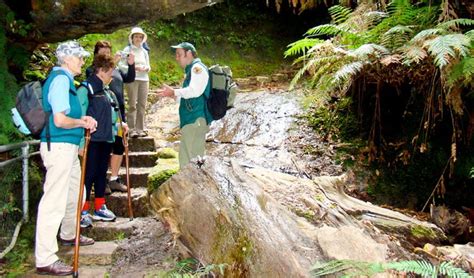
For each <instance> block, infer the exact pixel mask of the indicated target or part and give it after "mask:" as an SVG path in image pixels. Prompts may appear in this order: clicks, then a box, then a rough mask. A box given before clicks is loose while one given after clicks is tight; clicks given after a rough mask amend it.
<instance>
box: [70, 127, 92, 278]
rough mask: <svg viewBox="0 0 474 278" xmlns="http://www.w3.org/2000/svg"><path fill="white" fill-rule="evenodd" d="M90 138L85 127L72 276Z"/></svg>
mask: <svg viewBox="0 0 474 278" xmlns="http://www.w3.org/2000/svg"><path fill="white" fill-rule="evenodd" d="M90 139H91V131H90V129H86V134H85V144H84V154H83V156H82V164H81V182H80V184H79V197H78V202H77V211H76V238H75V240H74V262H73V271H74V273H73V277H78V276H79V272H78V269H79V245H80V237H81V211H82V196H83V195H84V181H85V177H86V163H87V150H88V149H89V142H90Z"/></svg>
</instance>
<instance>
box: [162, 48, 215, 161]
mask: <svg viewBox="0 0 474 278" xmlns="http://www.w3.org/2000/svg"><path fill="white" fill-rule="evenodd" d="M172 48H173V49H174V50H175V53H176V62H178V64H179V65H180V66H181V67H182V68H183V69H184V71H185V73H186V78H185V80H184V82H183V87H182V88H179V89H173V88H172V87H170V86H168V85H166V84H165V85H163V87H162V88H161V89H159V90H158V91H157V93H158V95H159V96H163V97H171V98H175V99H176V101H179V120H180V128H181V142H180V146H179V166H180V168H183V167H184V166H185V165H186V164H188V163H189V161H190V160H191V159H193V158H196V157H198V156H203V155H204V152H205V144H206V133H207V132H208V131H209V127H208V125H209V124H210V123H211V121H212V118H211V115H210V114H209V112H208V110H207V105H206V97H208V96H209V93H210V90H211V84H210V82H209V72H208V70H207V67H206V66H205V65H204V64H203V63H202V62H201V59H199V58H197V52H196V48H195V47H194V45H192V44H190V43H189V42H182V43H180V44H178V45H173V46H172Z"/></svg>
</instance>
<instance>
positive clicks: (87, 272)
mask: <svg viewBox="0 0 474 278" xmlns="http://www.w3.org/2000/svg"><path fill="white" fill-rule="evenodd" d="M79 254H81V252H80V250H79ZM109 269H110V266H92V265H81V259H79V271H78V274H79V277H87V278H104V277H110V276H108V273H109ZM20 277H25V278H57V277H58V276H52V275H39V274H37V273H36V272H35V270H34V269H33V270H31V271H29V272H28V273H26V274H25V275H22V276H20ZM67 277H71V276H67Z"/></svg>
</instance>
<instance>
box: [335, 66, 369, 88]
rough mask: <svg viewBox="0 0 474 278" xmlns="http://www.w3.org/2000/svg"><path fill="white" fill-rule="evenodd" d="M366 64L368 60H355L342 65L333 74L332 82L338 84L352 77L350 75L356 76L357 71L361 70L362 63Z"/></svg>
mask: <svg viewBox="0 0 474 278" xmlns="http://www.w3.org/2000/svg"><path fill="white" fill-rule="evenodd" d="M366 64H368V62H362V61H357V62H353V63H350V64H347V65H344V66H343V67H342V68H341V69H340V70H338V71H337V72H336V73H335V74H334V77H333V83H334V84H338V85H340V84H342V83H344V82H346V81H348V80H350V79H352V77H354V76H356V75H357V74H359V72H361V71H362V69H363V68H364V65H366Z"/></svg>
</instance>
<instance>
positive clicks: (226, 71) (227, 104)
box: [206, 65, 238, 120]
mask: <svg viewBox="0 0 474 278" xmlns="http://www.w3.org/2000/svg"><path fill="white" fill-rule="evenodd" d="M209 80H210V82H211V91H210V93H209V96H208V97H207V100H206V101H207V109H208V110H209V112H210V114H211V116H212V119H213V120H219V119H221V118H223V117H224V116H225V114H226V112H227V110H228V109H229V108H231V107H233V105H234V98H235V94H236V93H237V91H238V88H237V84H236V83H235V82H234V80H233V79H232V71H231V69H230V68H229V67H228V66H220V65H213V66H211V67H210V68H209Z"/></svg>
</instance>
